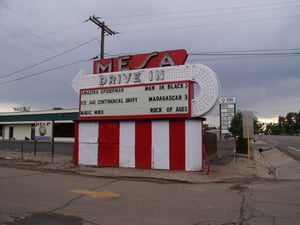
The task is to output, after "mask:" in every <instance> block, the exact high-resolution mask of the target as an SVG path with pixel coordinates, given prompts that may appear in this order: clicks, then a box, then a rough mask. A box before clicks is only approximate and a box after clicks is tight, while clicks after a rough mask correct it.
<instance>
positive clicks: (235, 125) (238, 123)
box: [229, 112, 243, 138]
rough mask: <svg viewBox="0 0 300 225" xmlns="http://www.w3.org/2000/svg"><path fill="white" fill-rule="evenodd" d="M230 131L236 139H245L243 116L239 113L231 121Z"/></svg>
mask: <svg viewBox="0 0 300 225" xmlns="http://www.w3.org/2000/svg"><path fill="white" fill-rule="evenodd" d="M229 131H230V132H231V133H232V135H233V136H234V137H241V138H242V137H243V115H242V112H237V113H236V114H235V116H234V117H233V118H232V120H231V124H230V128H229Z"/></svg>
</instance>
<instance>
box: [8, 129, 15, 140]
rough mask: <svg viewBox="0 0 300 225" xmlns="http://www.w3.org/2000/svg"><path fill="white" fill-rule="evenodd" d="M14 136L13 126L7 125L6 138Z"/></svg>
mask: <svg viewBox="0 0 300 225" xmlns="http://www.w3.org/2000/svg"><path fill="white" fill-rule="evenodd" d="M13 137H14V127H9V132H8V138H9V139H12V138H13Z"/></svg>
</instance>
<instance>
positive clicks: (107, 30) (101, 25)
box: [84, 15, 118, 59]
mask: <svg viewBox="0 0 300 225" xmlns="http://www.w3.org/2000/svg"><path fill="white" fill-rule="evenodd" d="M100 18H101V17H98V16H97V17H96V16H95V15H93V16H90V17H89V18H88V19H87V20H85V21H84V22H88V21H92V22H93V23H94V24H96V25H97V26H98V27H99V28H101V33H100V37H101V44H100V45H101V47H100V59H103V58H104V36H105V34H107V35H111V36H112V35H115V34H118V32H115V31H112V30H111V29H110V28H109V27H108V26H106V25H105V23H104V22H101V21H99V19H100Z"/></svg>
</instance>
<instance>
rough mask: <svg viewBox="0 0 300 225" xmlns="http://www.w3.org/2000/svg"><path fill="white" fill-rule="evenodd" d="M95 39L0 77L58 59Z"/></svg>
mask: <svg viewBox="0 0 300 225" xmlns="http://www.w3.org/2000/svg"><path fill="white" fill-rule="evenodd" d="M95 40H97V39H96V38H93V39H91V40H89V41H86V42H83V43H81V44H79V45H77V46H74V47H72V48H70V49H68V50H66V51H63V52H61V53H59V54H56V55H54V56H51V57H49V58H46V59H43V60H41V61H39V62H37V63H34V64H32V65H30V66H26V67H24V68H22V69H19V70H16V71H14V72H11V73H8V74H4V75H1V76H0V79H3V78H6V77H10V76H13V75H15V74H17V73H20V72H23V71H26V70H28V69H31V68H33V67H36V66H38V65H41V64H43V63H46V62H48V61H51V60H53V59H56V58H58V57H60V56H62V55H65V54H67V53H69V52H72V51H74V50H75V49H78V48H80V47H82V46H84V45H87V44H89V43H91V42H92V41H95Z"/></svg>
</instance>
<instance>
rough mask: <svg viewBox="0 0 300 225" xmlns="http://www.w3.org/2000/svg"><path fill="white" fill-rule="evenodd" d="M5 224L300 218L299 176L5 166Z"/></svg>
mask: <svg viewBox="0 0 300 225" xmlns="http://www.w3.org/2000/svg"><path fill="white" fill-rule="evenodd" d="M0 180H1V182H0V190H1V191H0V199H1V201H0V224H1V225H2V224H6V225H21V224H22V225H36V224H47V225H67V224H72V225H81V224H84V225H120V224H122V225H141V224H143V225H154V224H159V225H177V224H178V225H179V224H185V225H225V224H226V225H254V224H255V225H257V224H264V225H274V224H280V225H297V224H300V214H299V211H300V195H299V190H300V181H276V180H256V181H249V180H239V181H233V182H228V181H227V182H224V183H220V182H219V183H201V184H188V183H174V182H166V181H163V182H159V181H157V182H153V181H152V182H150V181H145V180H142V179H141V180H137V179H133V180H130V179H120V178H111V179H109V178H99V177H86V176H80V175H73V174H64V173H45V172H42V171H33V170H21V169H14V168H6V167H0Z"/></svg>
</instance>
